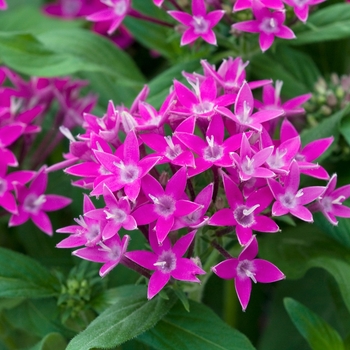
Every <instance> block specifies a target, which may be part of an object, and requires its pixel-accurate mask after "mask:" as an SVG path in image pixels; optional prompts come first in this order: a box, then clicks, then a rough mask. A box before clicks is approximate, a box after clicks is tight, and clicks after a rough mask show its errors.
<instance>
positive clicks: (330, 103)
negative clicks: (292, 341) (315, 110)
mask: <svg viewBox="0 0 350 350" xmlns="http://www.w3.org/2000/svg"><path fill="white" fill-rule="evenodd" d="M337 103H338V100H337V98H336V97H335V95H334V93H333V92H331V93H330V94H329V95H328V96H327V104H328V106H330V107H334V106H336V105H337Z"/></svg>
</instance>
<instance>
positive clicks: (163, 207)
mask: <svg viewBox="0 0 350 350" xmlns="http://www.w3.org/2000/svg"><path fill="white" fill-rule="evenodd" d="M149 197H150V198H151V199H152V201H153V203H154V204H155V211H156V213H157V214H158V215H160V216H163V217H168V216H170V215H172V214H173V213H174V211H175V201H174V199H173V198H172V197H170V196H167V195H164V196H161V197H158V198H157V197H155V196H152V195H151V194H150V195H149Z"/></svg>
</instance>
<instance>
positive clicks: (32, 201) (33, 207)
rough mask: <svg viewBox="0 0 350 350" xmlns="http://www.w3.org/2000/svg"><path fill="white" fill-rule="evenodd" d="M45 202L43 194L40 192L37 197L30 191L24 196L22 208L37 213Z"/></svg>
mask: <svg viewBox="0 0 350 350" xmlns="http://www.w3.org/2000/svg"><path fill="white" fill-rule="evenodd" d="M45 202H46V197H45V195H43V194H42V195H40V196H39V197H38V196H37V195H36V194H34V193H31V194H29V195H28V196H27V197H26V198H25V200H24V202H23V209H24V210H25V211H26V212H28V213H31V214H37V213H38V212H39V211H40V209H41V206H42V205H43V204H44V203H45Z"/></svg>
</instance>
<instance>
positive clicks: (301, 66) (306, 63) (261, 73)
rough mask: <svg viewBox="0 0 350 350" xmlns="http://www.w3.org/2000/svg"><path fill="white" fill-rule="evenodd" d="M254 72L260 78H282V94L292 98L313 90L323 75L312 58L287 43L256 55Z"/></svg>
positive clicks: (252, 61)
mask: <svg viewBox="0 0 350 350" xmlns="http://www.w3.org/2000/svg"><path fill="white" fill-rule="evenodd" d="M251 66H252V67H251V68H252V74H254V76H257V77H258V78H259V79H269V78H271V79H273V80H275V81H276V80H282V81H283V83H284V84H283V88H282V94H283V96H286V97H288V98H292V97H295V96H296V91H297V94H298V95H300V94H306V93H308V92H310V91H311V90H313V86H314V83H315V82H316V80H317V79H318V77H319V76H320V75H321V74H320V72H319V70H318V68H317V66H316V65H315V63H314V62H313V61H312V59H311V58H310V57H309V56H308V55H307V54H305V53H303V52H301V51H298V50H296V49H293V48H290V47H288V46H286V45H279V46H277V47H276V51H275V52H267V53H265V54H264V55H256V56H254V57H253V59H252V60H251Z"/></svg>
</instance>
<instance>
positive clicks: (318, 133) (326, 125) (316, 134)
mask: <svg viewBox="0 0 350 350" xmlns="http://www.w3.org/2000/svg"><path fill="white" fill-rule="evenodd" d="M349 113H350V105H348V106H346V107H345V108H344V109H342V110H341V111H339V112H337V113H335V114H333V115H331V116H330V117H327V118H325V119H324V120H323V121H322V122H320V123H319V124H318V125H317V126H315V127H313V128H311V129H306V130H304V131H303V132H302V133H301V141H302V143H303V145H306V144H308V143H310V142H312V141H314V140H317V139H321V138H325V137H330V136H333V137H334V141H333V143H332V145H331V147H329V148H328V150H327V151H326V152H325V153H323V154H322V155H321V156H320V157H319V158H317V161H318V162H321V161H322V160H323V159H325V158H327V157H328V156H329V155H330V154H331V153H332V150H333V147H334V146H335V145H336V144H337V140H338V138H339V127H340V123H341V120H342V119H343V118H344V116H346V115H348V114H349Z"/></svg>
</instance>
